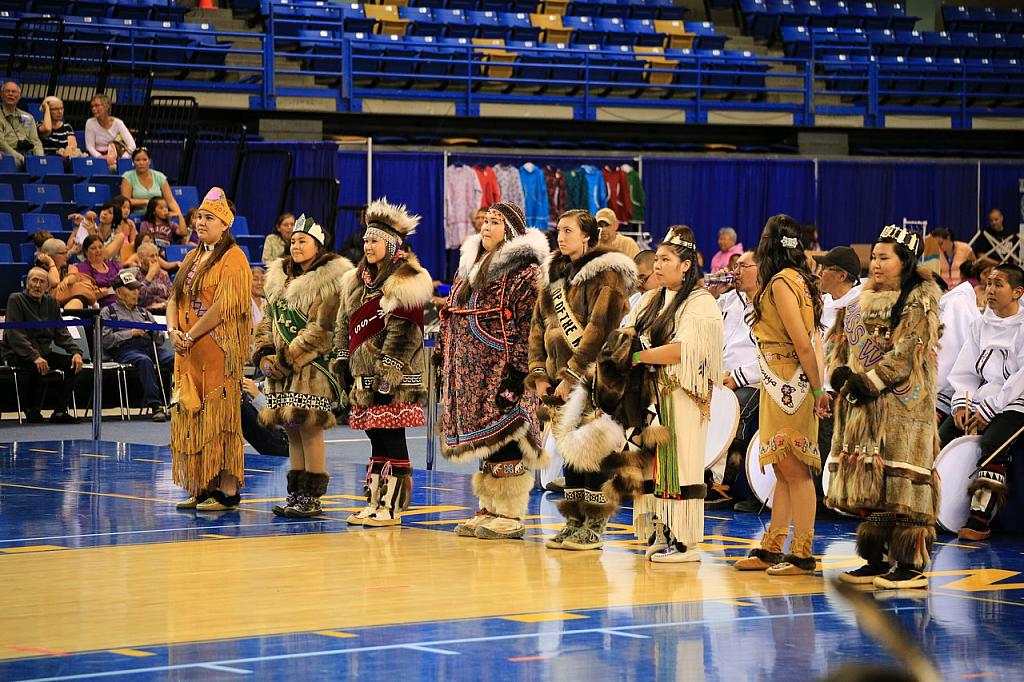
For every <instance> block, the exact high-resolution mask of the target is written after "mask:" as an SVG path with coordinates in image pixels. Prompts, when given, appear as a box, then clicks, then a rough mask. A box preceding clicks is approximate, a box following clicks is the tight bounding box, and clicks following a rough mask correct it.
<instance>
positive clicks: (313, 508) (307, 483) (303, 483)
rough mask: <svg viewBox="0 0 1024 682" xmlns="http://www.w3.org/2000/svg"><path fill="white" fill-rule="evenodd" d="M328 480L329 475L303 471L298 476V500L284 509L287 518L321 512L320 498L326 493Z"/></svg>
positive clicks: (317, 514)
mask: <svg viewBox="0 0 1024 682" xmlns="http://www.w3.org/2000/svg"><path fill="white" fill-rule="evenodd" d="M330 480H331V477H330V476H328V475H327V474H314V473H312V472H310V471H303V472H302V475H301V476H300V478H299V481H300V482H299V492H298V500H297V501H296V502H295V504H294V505H291V506H290V507H288V508H287V509H285V515H286V516H288V517H289V518H299V519H305V518H309V517H310V516H319V515H320V514H321V513H323V509H322V508H321V507H320V498H321V497H323V496H324V495H325V494H326V493H327V484H328V483H329V482H330Z"/></svg>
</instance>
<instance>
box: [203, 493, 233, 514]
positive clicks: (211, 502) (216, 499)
mask: <svg viewBox="0 0 1024 682" xmlns="http://www.w3.org/2000/svg"><path fill="white" fill-rule="evenodd" d="M241 501H242V496H241V495H240V494H238V493H235V494H234V495H225V494H224V493H222V492H221V491H220V490H214V491H213V492H211V493H210V499H208V500H206V501H205V502H200V503H199V504H197V505H196V511H227V510H228V509H236V508H238V505H239V503H240V502H241Z"/></svg>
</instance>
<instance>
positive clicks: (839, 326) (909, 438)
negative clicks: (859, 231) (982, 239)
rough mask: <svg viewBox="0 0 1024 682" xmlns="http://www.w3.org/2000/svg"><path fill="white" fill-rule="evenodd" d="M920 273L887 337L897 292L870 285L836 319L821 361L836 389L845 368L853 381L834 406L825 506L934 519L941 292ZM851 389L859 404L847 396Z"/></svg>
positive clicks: (897, 295) (848, 382) (849, 380)
mask: <svg viewBox="0 0 1024 682" xmlns="http://www.w3.org/2000/svg"><path fill="white" fill-rule="evenodd" d="M922 276H923V277H924V278H925V281H924V282H923V283H921V284H919V285H917V286H916V287H914V289H912V290H911V291H910V292H909V294H908V295H907V299H906V303H905V305H904V307H903V311H902V314H901V316H900V320H899V323H898V324H897V326H896V328H895V329H893V330H889V329H888V327H889V322H890V313H891V311H892V308H893V305H894V304H895V303H896V300H897V299H898V297H899V294H900V292H899V291H879V290H877V288H876V287H875V286H874V285H873V283H871V282H869V283H868V284H865V285H864V289H863V291H862V292H861V294H860V297H859V298H858V299H857V301H856V302H855V303H851V304H850V305H849V306H848V307H847V308H846V309H845V310H840V311H839V315H838V317H837V318H836V323H835V326H834V327H833V329H834V330H835V332H834V336H833V338H832V339H830V343H829V346H830V349H829V358H828V366H829V367H832V368H839V370H837V369H833V374H832V376H833V379H832V384H833V387H835V388H839V386H837V374H836V372H837V371H840V370H842V368H843V367H846V368H848V369H849V372H850V374H849V377H848V378H847V377H845V376H843V377H842V379H838V381H839V383H845V386H843V388H842V389H841V390H840V397H839V399H838V400H837V401H836V410H835V431H834V434H833V436H832V449H831V455H830V456H829V459H828V467H829V470H830V471H831V473H832V481H831V485H830V489H829V491H828V498H827V503H828V505H829V506H830V507H832V508H835V509H841V510H845V511H849V512H854V513H861V512H872V511H881V512H891V513H896V514H901V515H904V516H906V517H909V518H911V519H914V520H916V521H920V522H924V523H927V524H933V523H934V521H935V515H936V512H937V508H938V500H939V488H938V481H937V480H936V477H935V475H934V473H933V466H934V464H935V458H936V457H937V456H938V454H939V435H938V428H937V426H936V423H935V400H936V375H935V374H936V370H935V367H936V350H937V349H938V347H939V337H940V335H941V326H940V324H939V295H940V292H939V288H938V286H937V285H936V284H935V283H934V282H933V281H932V279H931V275H930V274H927V273H922ZM841 374H845V371H843V372H841ZM851 392H853V393H854V394H855V398H856V400H857V402H856V404H851V403H850V402H849V400H848V399H847V397H848V396H849V395H850V393H851ZM864 394H867V398H865V397H864ZM875 396H877V397H875Z"/></svg>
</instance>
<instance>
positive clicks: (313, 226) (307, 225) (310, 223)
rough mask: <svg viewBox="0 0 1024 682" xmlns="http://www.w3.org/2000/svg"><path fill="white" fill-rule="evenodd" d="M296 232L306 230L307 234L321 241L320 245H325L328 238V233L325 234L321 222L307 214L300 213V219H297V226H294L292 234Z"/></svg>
mask: <svg viewBox="0 0 1024 682" xmlns="http://www.w3.org/2000/svg"><path fill="white" fill-rule="evenodd" d="M296 232H304V233H305V234H308V235H309V236H310V237H312V238H313V239H315V240H317V241H318V242H320V246H323V245H324V242H325V241H326V239H327V235H326V234H324V228H322V227H320V225H319V223H317V222H316V221H315V220H313V219H312V218H307V217H306V214H302V215H300V216H299V219H298V220H296V221H295V227H294V228H292V234H295V233H296Z"/></svg>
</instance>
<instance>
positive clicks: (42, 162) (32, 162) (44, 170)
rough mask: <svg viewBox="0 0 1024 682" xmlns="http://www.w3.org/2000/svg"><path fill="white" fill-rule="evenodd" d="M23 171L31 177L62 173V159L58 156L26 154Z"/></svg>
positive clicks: (63, 171) (63, 172)
mask: <svg viewBox="0 0 1024 682" xmlns="http://www.w3.org/2000/svg"><path fill="white" fill-rule="evenodd" d="M25 172H26V173H28V174H29V175H30V176H31V177H33V178H36V179H38V178H42V177H44V176H47V175H64V174H65V170H64V159H62V158H61V157H59V156H26V157H25Z"/></svg>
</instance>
